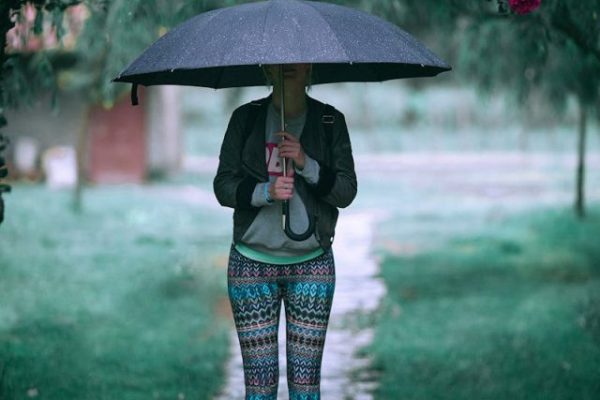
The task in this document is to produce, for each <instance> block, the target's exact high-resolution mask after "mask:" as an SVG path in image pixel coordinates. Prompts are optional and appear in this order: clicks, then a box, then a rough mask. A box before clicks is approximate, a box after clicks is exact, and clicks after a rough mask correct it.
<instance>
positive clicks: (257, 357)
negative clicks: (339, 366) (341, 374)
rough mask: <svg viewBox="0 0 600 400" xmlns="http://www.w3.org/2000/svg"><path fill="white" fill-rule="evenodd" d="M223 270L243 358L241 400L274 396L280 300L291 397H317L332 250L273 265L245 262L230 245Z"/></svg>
mask: <svg viewBox="0 0 600 400" xmlns="http://www.w3.org/2000/svg"><path fill="white" fill-rule="evenodd" d="M227 274H228V288H229V300H230V301H231V308H232V310H233V318H234V321H235V326H236V329H237V332H238V338H239V341H240V347H241V350H242V358H243V361H244V378H245V379H244V380H245V384H246V400H276V399H277V386H278V382H279V355H278V344H277V332H278V326H279V312H280V309H281V300H282V299H283V303H284V306H285V315H286V320H287V324H286V338H287V343H286V354H287V380H288V388H289V397H290V400H319V399H320V397H321V395H320V379H321V359H322V357H323V345H324V344H325V333H326V331H327V323H328V320H329V312H330V310H331V302H332V300H333V292H334V289H335V266H334V261H333V254H332V252H331V249H330V250H328V251H326V252H325V253H324V254H323V255H321V256H319V257H317V258H314V259H312V260H310V261H306V262H303V263H299V264H288V265H274V264H263V263H261V262H258V261H253V260H250V259H249V258H246V257H244V256H243V255H241V254H240V253H239V252H238V251H237V250H235V248H233V247H232V249H231V253H230V256H229V266H228V271H227Z"/></svg>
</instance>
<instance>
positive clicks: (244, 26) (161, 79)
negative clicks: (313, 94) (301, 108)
mask: <svg viewBox="0 0 600 400" xmlns="http://www.w3.org/2000/svg"><path fill="white" fill-rule="evenodd" d="M296 63H310V64H312V84H320V83H332V82H378V81H385V80H389V79H398V78H412V77H425V76H435V75H437V74H439V73H440V72H444V71H448V70H450V66H449V65H448V64H446V63H445V62H444V61H442V60H441V59H440V58H439V57H437V56H436V55H435V54H433V53H432V52H431V51H430V50H428V49H427V48H425V46H423V45H422V44H421V43H419V42H418V41H417V40H416V39H415V38H413V37H412V36H411V35H409V34H408V33H406V32H405V31H403V30H402V29H400V28H398V27H397V26H396V25H393V24H391V23H389V22H387V21H384V20H382V19H380V18H377V17H375V16H373V15H371V14H368V13H365V12H362V11H359V10H355V9H352V8H348V7H342V6H338V5H334V4H328V3H323V2H316V1H303V0H270V1H261V2H255V3H247V4H242V5H238V6H233V7H227V8H221V9H217V10H214V11H209V12H206V13H202V14H200V15H197V16H196V17H193V18H191V19H189V20H188V21H186V22H184V23H182V24H180V25H178V26H177V27H175V28H173V29H172V30H171V31H169V32H168V33H167V34H165V35H164V36H163V37H161V38H160V39H158V40H157V41H156V42H155V43H154V44H153V45H151V46H150V47H149V48H148V49H147V50H146V51H145V52H144V53H142V55H141V56H139V57H138V58H137V59H136V60H135V61H133V63H132V64H131V65H130V66H129V67H127V68H126V69H125V70H124V71H123V72H122V73H121V74H119V76H118V77H117V78H116V79H115V81H116V82H129V83H133V86H132V102H133V103H134V104H137V95H136V90H137V85H138V84H141V85H144V86H151V85H191V86H203V87H211V88H228V87H240V86H260V85H264V84H265V76H264V73H263V71H262V69H261V66H262V65H268V64H280V65H282V64H296ZM282 90H283V85H282ZM283 98H284V96H281V99H282V101H283ZM281 106H282V108H281V110H282V113H281V115H282V121H281V124H282V125H281V129H282V130H284V126H285V121H284V120H283V115H284V112H283V109H284V104H282V105H281ZM283 165H284V166H285V165H286V162H285V160H283ZM284 173H285V171H284ZM285 206H286V205H285V204H284V207H285ZM286 214H287V212H284V225H285V226H286V227H285V230H286V233H287V234H288V236H290V237H291V238H292V239H300V240H303V239H305V238H306V237H308V236H309V235H310V234H312V232H310V227H309V231H307V232H305V234H301V235H297V234H294V233H293V232H291V229H289V219H288V221H287V223H286V219H285V215H286ZM310 225H312V223H311V224H310Z"/></svg>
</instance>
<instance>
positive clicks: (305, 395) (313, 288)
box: [284, 250, 335, 400]
mask: <svg viewBox="0 0 600 400" xmlns="http://www.w3.org/2000/svg"><path fill="white" fill-rule="evenodd" d="M285 272H286V274H285V279H286V285H284V287H285V290H284V304H285V314H286V320H287V321H286V322H287V325H286V329H287V344H286V351H287V378H288V387H289V394H290V400H319V399H320V398H321V394H320V382H321V360H322V358H323V346H324V344H325V334H326V332H327V324H328V321H329V313H330V311H331V303H332V300H333V292H334V290H335V265H334V261H333V254H332V252H331V250H329V251H327V252H326V253H325V254H323V255H322V256H320V257H317V258H316V259H314V260H311V261H307V262H305V263H301V264H295V265H291V266H290V268H289V269H287V268H286V269H285Z"/></svg>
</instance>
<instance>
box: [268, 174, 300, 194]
mask: <svg viewBox="0 0 600 400" xmlns="http://www.w3.org/2000/svg"><path fill="white" fill-rule="evenodd" d="M293 194H294V178H292V177H287V176H279V177H277V179H276V180H275V181H274V182H273V183H271V185H270V187H269V195H270V196H271V198H272V199H274V200H289V199H290V198H292V195H293Z"/></svg>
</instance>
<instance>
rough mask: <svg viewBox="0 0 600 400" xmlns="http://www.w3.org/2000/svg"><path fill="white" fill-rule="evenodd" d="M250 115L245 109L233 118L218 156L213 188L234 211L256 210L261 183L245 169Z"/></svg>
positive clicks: (232, 116)
mask: <svg viewBox="0 0 600 400" xmlns="http://www.w3.org/2000/svg"><path fill="white" fill-rule="evenodd" d="M247 112H248V110H247V108H246V109H245V108H244V107H243V106H242V107H240V108H238V109H236V110H235V111H234V112H233V114H232V115H231V119H230V120H229V124H228V126H227V130H226V132H225V137H224V138H223V143H222V145H221V152H220V153H219V167H218V168H217V174H216V176H215V178H214V180H213V189H214V192H215V196H216V197H217V200H218V201H219V204H221V205H222V206H225V207H231V208H235V209H251V208H255V207H253V206H252V204H251V202H252V193H253V192H254V188H255V187H256V184H257V183H258V180H257V179H256V178H254V177H253V176H251V175H249V174H247V173H246V172H245V171H244V169H243V168H242V150H243V147H244V144H245V143H244V141H245V138H244V129H245V127H244V124H245V123H246V119H247V118H246V117H247Z"/></svg>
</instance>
